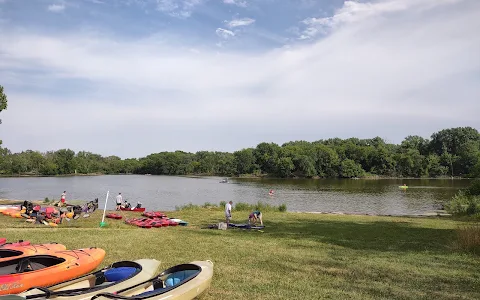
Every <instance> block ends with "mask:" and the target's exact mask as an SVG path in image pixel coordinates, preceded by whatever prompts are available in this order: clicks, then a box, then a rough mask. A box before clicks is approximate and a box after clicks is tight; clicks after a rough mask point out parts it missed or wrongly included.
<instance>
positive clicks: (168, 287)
mask: <svg viewBox="0 0 480 300" xmlns="http://www.w3.org/2000/svg"><path fill="white" fill-rule="evenodd" d="M212 276H213V263H212V262H211V261H209V260H207V261H193V262H190V263H187V264H180V265H176V266H174V267H171V268H169V269H167V270H165V271H163V272H162V273H160V274H159V275H158V276H155V277H154V278H151V279H149V280H147V281H145V282H143V283H142V284H137V285H136V286H132V287H130V288H126V289H123V290H118V291H117V292H116V293H99V294H97V295H95V296H93V297H92V298H91V300H95V299H97V300H107V299H123V300H128V299H132V300H133V299H135V300H139V299H148V300H160V299H169V300H170V299H176V300H190V299H195V298H196V297H198V296H200V295H201V294H203V293H204V292H205V291H206V290H207V289H208V288H209V287H210V284H211V282H212Z"/></svg>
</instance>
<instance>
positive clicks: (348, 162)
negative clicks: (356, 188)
mask: <svg viewBox="0 0 480 300" xmlns="http://www.w3.org/2000/svg"><path fill="white" fill-rule="evenodd" d="M364 173H365V171H364V170H363V169H362V166H361V165H360V164H358V163H356V162H355V161H354V160H352V159H345V160H343V161H342V163H341V164H340V176H341V177H343V178H352V177H362V176H363V175H364Z"/></svg>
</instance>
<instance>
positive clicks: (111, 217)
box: [106, 213, 122, 220]
mask: <svg viewBox="0 0 480 300" xmlns="http://www.w3.org/2000/svg"><path fill="white" fill-rule="evenodd" d="M106 217H107V218H110V219H116V220H120V219H121V218H122V216H121V215H119V214H114V213H109V214H107V215H106Z"/></svg>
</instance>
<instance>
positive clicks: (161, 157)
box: [0, 85, 480, 178]
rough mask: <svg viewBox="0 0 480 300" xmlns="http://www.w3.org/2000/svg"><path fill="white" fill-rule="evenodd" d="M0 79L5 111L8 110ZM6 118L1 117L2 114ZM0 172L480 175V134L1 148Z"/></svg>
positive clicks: (455, 131)
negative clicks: (161, 148)
mask: <svg viewBox="0 0 480 300" xmlns="http://www.w3.org/2000/svg"><path fill="white" fill-rule="evenodd" d="M7 103H8V101H7V96H6V95H5V93H4V89H3V87H2V86H1V85H0V112H1V111H3V110H5V109H7ZM0 124H1V120H0ZM1 145H2V141H1V140H0V175H70V174H154V175H221V176H239V175H243V174H248V175H255V176H263V175H268V176H274V177H282V178H288V177H305V178H314V177H321V178H352V177H364V176H372V175H377V176H385V177H416V178H419V177H472V178H473V177H480V134H479V132H478V131H477V130H476V129H475V128H472V127H457V128H449V129H444V130H441V131H439V132H436V133H434V134H432V135H431V137H430V139H425V138H423V137H420V136H417V135H413V136H408V137H406V138H405V139H404V140H403V141H402V142H401V143H400V144H399V145H396V144H392V143H387V142H386V141H385V140H383V139H382V138H380V137H375V138H372V139H358V138H349V139H340V138H332V139H326V140H318V141H315V142H307V141H292V142H288V143H285V144H283V145H278V144H276V143H260V144H258V145H257V146H256V147H255V148H245V149H241V150H238V151H235V152H233V153H229V152H210V151H199V152H196V153H189V152H183V151H175V152H160V153H153V154H150V155H148V156H146V157H143V158H140V159H137V158H129V159H121V158H120V157H118V156H108V157H103V156H101V155H99V154H95V153H91V152H86V151H80V152H78V153H75V152H74V151H73V150H70V149H60V150H57V151H48V152H46V153H42V152H39V151H33V150H27V151H22V152H20V153H12V152H11V151H10V150H9V149H7V148H3V147H1Z"/></svg>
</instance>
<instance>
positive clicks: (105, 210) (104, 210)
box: [102, 191, 110, 223]
mask: <svg viewBox="0 0 480 300" xmlns="http://www.w3.org/2000/svg"><path fill="white" fill-rule="evenodd" d="M109 192H110V191H107V198H106V199H105V208H104V209H103V217H102V223H103V221H104V220H105V213H106V212H107V202H108V193H109Z"/></svg>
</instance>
